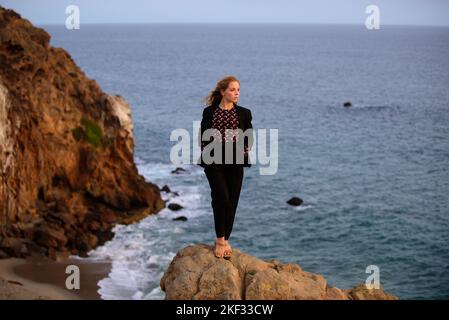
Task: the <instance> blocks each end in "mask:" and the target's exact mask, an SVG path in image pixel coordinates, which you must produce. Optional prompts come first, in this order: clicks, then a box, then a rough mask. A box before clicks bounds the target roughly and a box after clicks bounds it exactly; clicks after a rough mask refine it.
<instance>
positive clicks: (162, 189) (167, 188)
mask: <svg viewBox="0 0 449 320" xmlns="http://www.w3.org/2000/svg"><path fill="white" fill-rule="evenodd" d="M160 190H161V191H165V192H167V193H170V192H171V190H170V188H169V187H168V186H167V185H165V186H163V187H162V188H161V189H160Z"/></svg>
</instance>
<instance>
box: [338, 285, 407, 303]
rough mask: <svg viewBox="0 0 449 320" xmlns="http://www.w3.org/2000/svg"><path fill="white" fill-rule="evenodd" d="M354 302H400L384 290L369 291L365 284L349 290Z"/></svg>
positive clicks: (348, 292)
mask: <svg viewBox="0 0 449 320" xmlns="http://www.w3.org/2000/svg"><path fill="white" fill-rule="evenodd" d="M347 294H348V295H349V296H350V297H351V299H352V300H398V299H399V298H398V297H396V296H394V295H392V294H388V293H385V292H384V291H383V290H382V289H368V288H367V287H366V285H365V284H359V285H357V286H355V287H354V288H352V289H349V290H347Z"/></svg>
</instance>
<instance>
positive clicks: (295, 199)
mask: <svg viewBox="0 0 449 320" xmlns="http://www.w3.org/2000/svg"><path fill="white" fill-rule="evenodd" d="M303 202H304V201H302V199H301V198H298V197H293V198H291V199H290V200H288V201H287V203H288V204H290V205H292V206H300V205H301V204H302V203H303Z"/></svg>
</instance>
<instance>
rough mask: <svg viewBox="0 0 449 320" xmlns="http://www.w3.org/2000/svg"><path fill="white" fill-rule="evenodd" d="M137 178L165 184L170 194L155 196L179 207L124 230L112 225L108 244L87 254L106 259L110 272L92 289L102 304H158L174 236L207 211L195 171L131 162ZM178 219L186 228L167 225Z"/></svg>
mask: <svg viewBox="0 0 449 320" xmlns="http://www.w3.org/2000/svg"><path fill="white" fill-rule="evenodd" d="M135 161H136V164H137V168H138V170H139V173H140V174H142V175H143V176H144V177H145V179H146V180H147V181H151V182H153V183H155V184H157V185H159V187H162V186H163V185H165V184H167V185H168V186H169V187H170V189H171V191H172V192H177V193H178V194H179V195H178V196H176V195H174V194H173V193H166V192H161V197H162V198H163V199H164V200H168V201H167V205H168V204H169V203H172V202H173V203H178V204H180V205H182V206H183V207H184V208H183V209H182V210H180V211H172V210H170V209H168V208H165V209H163V210H161V211H160V212H159V213H158V214H157V215H152V216H149V217H147V218H145V219H143V220H141V221H140V222H138V223H136V224H132V225H128V226H124V225H117V226H115V227H114V229H113V231H114V233H115V236H114V239H113V240H111V241H109V242H107V243H106V244H105V245H103V246H101V247H98V248H96V249H95V250H93V251H91V252H89V256H90V257H89V259H93V260H110V261H111V263H112V268H111V271H110V273H109V275H108V277H107V278H105V279H103V280H101V281H100V282H99V283H98V285H99V287H100V290H99V293H100V295H101V297H102V298H103V299H106V300H114V299H130V300H140V299H163V298H164V296H165V294H164V292H163V291H162V290H161V289H160V286H159V282H160V279H161V277H162V275H163V273H164V271H165V269H166V267H167V266H168V264H169V263H170V261H171V259H172V258H173V257H174V256H175V252H173V251H177V250H178V248H177V245H176V242H175V241H176V236H175V235H179V234H183V233H185V232H187V230H188V229H187V228H188V226H189V224H192V223H193V224H194V223H195V218H196V217H199V216H201V215H205V214H208V212H209V210H210V208H209V207H208V205H209V204H208V203H207V202H206V201H205V200H204V198H205V194H206V192H207V190H208V189H207V182H206V183H201V182H200V181H201V179H202V177H201V175H204V173H203V172H202V170H201V168H195V167H193V168H192V166H190V167H187V166H186V167H184V169H185V170H186V172H183V173H180V174H173V173H171V171H172V170H175V169H176V167H175V166H173V165H171V164H163V163H145V162H144V161H143V160H142V159H140V158H138V157H136V158H135ZM178 216H185V217H187V218H188V224H186V223H180V224H173V222H172V221H171V220H172V219H173V218H175V217H178Z"/></svg>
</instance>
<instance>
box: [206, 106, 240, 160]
mask: <svg viewBox="0 0 449 320" xmlns="http://www.w3.org/2000/svg"><path fill="white" fill-rule="evenodd" d="M212 128H214V129H217V130H218V131H219V133H218V132H215V133H214V135H213V139H214V141H217V142H220V143H222V142H223V140H224V141H225V142H226V143H233V147H234V160H233V161H234V162H235V161H236V160H235V155H236V152H237V151H236V149H235V148H236V142H238V141H239V139H238V138H239V137H238V133H237V129H238V128H239V118H238V115H237V110H236V108H235V107H233V108H231V109H229V110H226V109H222V108H220V107H217V108H216V109H215V111H214V114H213V116H212ZM226 129H228V131H227V132H226ZM234 130H235V131H234ZM207 143H208V142H205V141H202V144H201V150H203V148H204V147H205V145H206V144H207ZM223 147H224V144H223ZM244 153H245V154H246V153H248V147H247V146H244ZM224 162H225V158H224V151H223V160H222V163H224Z"/></svg>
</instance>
